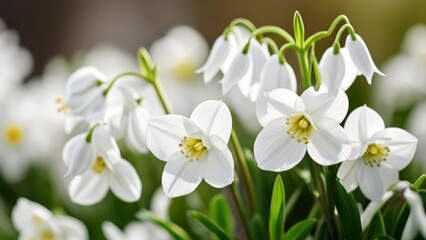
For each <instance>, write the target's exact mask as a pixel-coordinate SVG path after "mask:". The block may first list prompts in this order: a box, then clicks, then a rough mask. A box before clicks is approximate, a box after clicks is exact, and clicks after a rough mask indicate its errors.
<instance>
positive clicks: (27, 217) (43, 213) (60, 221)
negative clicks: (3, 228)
mask: <svg viewBox="0 0 426 240" xmlns="http://www.w3.org/2000/svg"><path fill="white" fill-rule="evenodd" d="M12 222H13V225H14V226H15V228H16V229H17V230H18V231H19V239H63V240H74V239H81V240H84V239H88V234H87V229H86V227H85V226H84V224H83V223H82V222H80V221H79V220H77V219H75V218H73V217H68V216H63V215H62V216H57V215H54V214H52V212H50V211H49V210H48V209H46V208H45V207H43V206H41V205H40V204H38V203H35V202H32V201H30V200H28V199H25V198H19V199H18V201H17V203H16V205H15V207H14V208H13V210H12Z"/></svg>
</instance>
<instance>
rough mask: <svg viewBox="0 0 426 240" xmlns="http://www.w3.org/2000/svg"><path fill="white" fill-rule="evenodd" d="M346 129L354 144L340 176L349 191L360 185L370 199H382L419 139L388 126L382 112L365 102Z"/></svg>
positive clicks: (347, 123)
mask: <svg viewBox="0 0 426 240" xmlns="http://www.w3.org/2000/svg"><path fill="white" fill-rule="evenodd" d="M345 131H346V133H347V134H348V138H349V141H350V142H351V144H352V153H351V156H350V157H349V159H350V160H351V161H345V162H343V163H342V165H341V166H340V168H339V171H338V173H337V176H338V177H339V178H340V180H341V181H342V184H343V186H344V187H345V189H346V190H347V191H348V192H350V191H353V190H354V189H355V188H357V187H358V185H359V186H360V188H361V191H362V193H363V194H364V195H365V196H366V197H367V198H368V199H370V200H373V201H376V202H377V201H380V199H381V198H382V196H383V194H384V193H385V191H386V189H387V188H388V187H389V186H390V185H391V184H393V183H395V182H397V181H398V179H399V177H398V172H399V171H400V170H402V169H403V168H405V167H406V166H407V165H408V164H409V163H410V162H411V160H412V158H413V155H414V152H415V150H416V145H417V139H416V138H415V137H414V136H413V135H411V134H410V133H408V132H407V131H405V130H403V129H400V128H385V124H384V122H383V120H382V118H381V117H380V116H379V114H377V113H376V112H375V111H374V110H373V109H371V108H369V107H366V106H363V107H359V108H357V109H355V110H354V111H353V112H352V113H351V114H350V115H349V117H348V119H347V120H346V123H345Z"/></svg>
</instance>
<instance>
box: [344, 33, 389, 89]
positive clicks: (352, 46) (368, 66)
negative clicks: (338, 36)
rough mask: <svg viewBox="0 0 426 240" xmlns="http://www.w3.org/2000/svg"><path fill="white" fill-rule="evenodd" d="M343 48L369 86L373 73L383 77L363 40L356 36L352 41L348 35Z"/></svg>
mask: <svg viewBox="0 0 426 240" xmlns="http://www.w3.org/2000/svg"><path fill="white" fill-rule="evenodd" d="M345 47H346V48H347V49H348V51H349V55H350V56H351V58H352V61H353V63H354V64H355V66H356V67H357V68H358V70H359V71H360V72H361V73H362V74H363V75H364V76H365V77H366V79H367V82H368V84H371V78H372V77H373V73H375V72H376V73H378V74H379V75H382V76H384V74H383V73H382V72H380V70H379V69H378V68H377V67H376V65H375V64H374V62H373V59H372V58H371V55H370V52H369V51H368V48H367V45H365V42H364V40H362V38H361V37H360V36H359V35H358V34H356V40H355V41H354V40H352V37H351V36H350V35H348V36H347V38H346V43H345Z"/></svg>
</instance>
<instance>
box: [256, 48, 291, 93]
mask: <svg viewBox="0 0 426 240" xmlns="http://www.w3.org/2000/svg"><path fill="white" fill-rule="evenodd" d="M277 88H287V89H290V90H292V91H293V92H296V88H297V82H296V75H295V74H294V71H293V68H292V67H291V66H290V65H289V64H288V63H287V62H285V63H284V64H280V62H279V60H278V56H277V55H276V54H274V55H272V56H271V57H270V58H268V60H267V61H266V63H265V64H264V66H263V69H262V72H261V73H260V89H261V90H260V93H259V94H260V96H259V97H263V96H264V95H263V92H269V91H272V90H274V89H277Z"/></svg>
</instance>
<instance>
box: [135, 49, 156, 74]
mask: <svg viewBox="0 0 426 240" xmlns="http://www.w3.org/2000/svg"><path fill="white" fill-rule="evenodd" d="M137 55H138V56H137V58H138V65H139V71H140V73H141V75H142V76H143V77H144V78H146V79H148V80H150V79H151V75H152V72H153V70H154V64H153V62H152V60H151V56H150V55H149V52H148V50H146V48H139V50H138V53H137Z"/></svg>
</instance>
